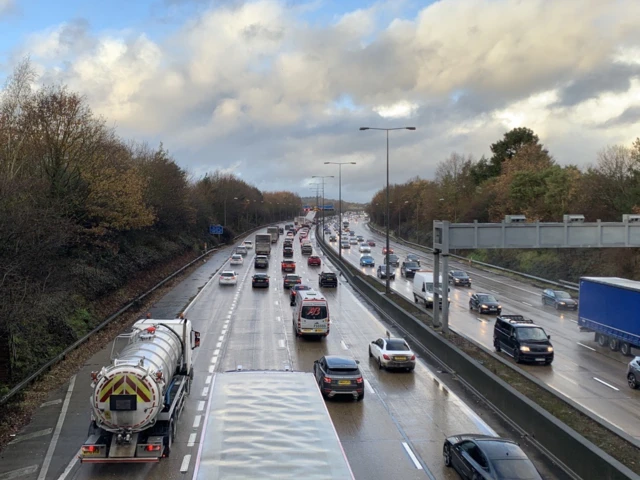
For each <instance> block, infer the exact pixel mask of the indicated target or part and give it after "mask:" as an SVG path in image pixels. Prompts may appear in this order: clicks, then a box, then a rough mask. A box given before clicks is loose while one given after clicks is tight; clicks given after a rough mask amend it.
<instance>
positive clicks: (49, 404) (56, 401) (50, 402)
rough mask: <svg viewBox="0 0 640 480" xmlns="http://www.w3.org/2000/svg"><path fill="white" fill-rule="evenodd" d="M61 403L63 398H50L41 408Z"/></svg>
mask: <svg viewBox="0 0 640 480" xmlns="http://www.w3.org/2000/svg"><path fill="white" fill-rule="evenodd" d="M59 403H62V399H61V398H57V399H55V400H50V401H48V402H44V403H43V404H42V405H40V408H42V407H50V406H51V405H58V404H59ZM0 478H1V477H0Z"/></svg>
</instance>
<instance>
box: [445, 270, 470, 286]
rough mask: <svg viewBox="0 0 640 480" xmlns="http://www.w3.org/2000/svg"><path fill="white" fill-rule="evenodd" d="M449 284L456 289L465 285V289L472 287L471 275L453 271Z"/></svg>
mask: <svg viewBox="0 0 640 480" xmlns="http://www.w3.org/2000/svg"><path fill="white" fill-rule="evenodd" d="M449 283H451V284H452V285H454V286H456V287H457V286H463V285H464V286H465V287H470V286H471V279H470V278H469V275H467V272H463V271H462V270H451V271H450V272H449Z"/></svg>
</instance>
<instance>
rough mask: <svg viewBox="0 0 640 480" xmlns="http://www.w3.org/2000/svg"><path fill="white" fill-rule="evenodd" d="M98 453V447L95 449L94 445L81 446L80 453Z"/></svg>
mask: <svg viewBox="0 0 640 480" xmlns="http://www.w3.org/2000/svg"><path fill="white" fill-rule="evenodd" d="M97 451H98V447H96V446H95V445H83V446H82V453H93V452H97Z"/></svg>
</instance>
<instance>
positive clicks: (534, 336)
mask: <svg viewBox="0 0 640 480" xmlns="http://www.w3.org/2000/svg"><path fill="white" fill-rule="evenodd" d="M516 337H517V338H518V340H525V341H526V340H531V341H541V340H547V334H546V333H544V330H543V329H541V328H540V327H520V328H516Z"/></svg>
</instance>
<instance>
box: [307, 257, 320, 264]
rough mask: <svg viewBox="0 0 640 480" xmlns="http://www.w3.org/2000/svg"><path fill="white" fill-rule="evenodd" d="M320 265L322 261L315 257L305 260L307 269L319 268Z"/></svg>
mask: <svg viewBox="0 0 640 480" xmlns="http://www.w3.org/2000/svg"><path fill="white" fill-rule="evenodd" d="M320 265H322V260H320V257H319V256H317V255H311V256H310V257H309V259H308V260H307V266H309V267H319V266H320Z"/></svg>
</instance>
